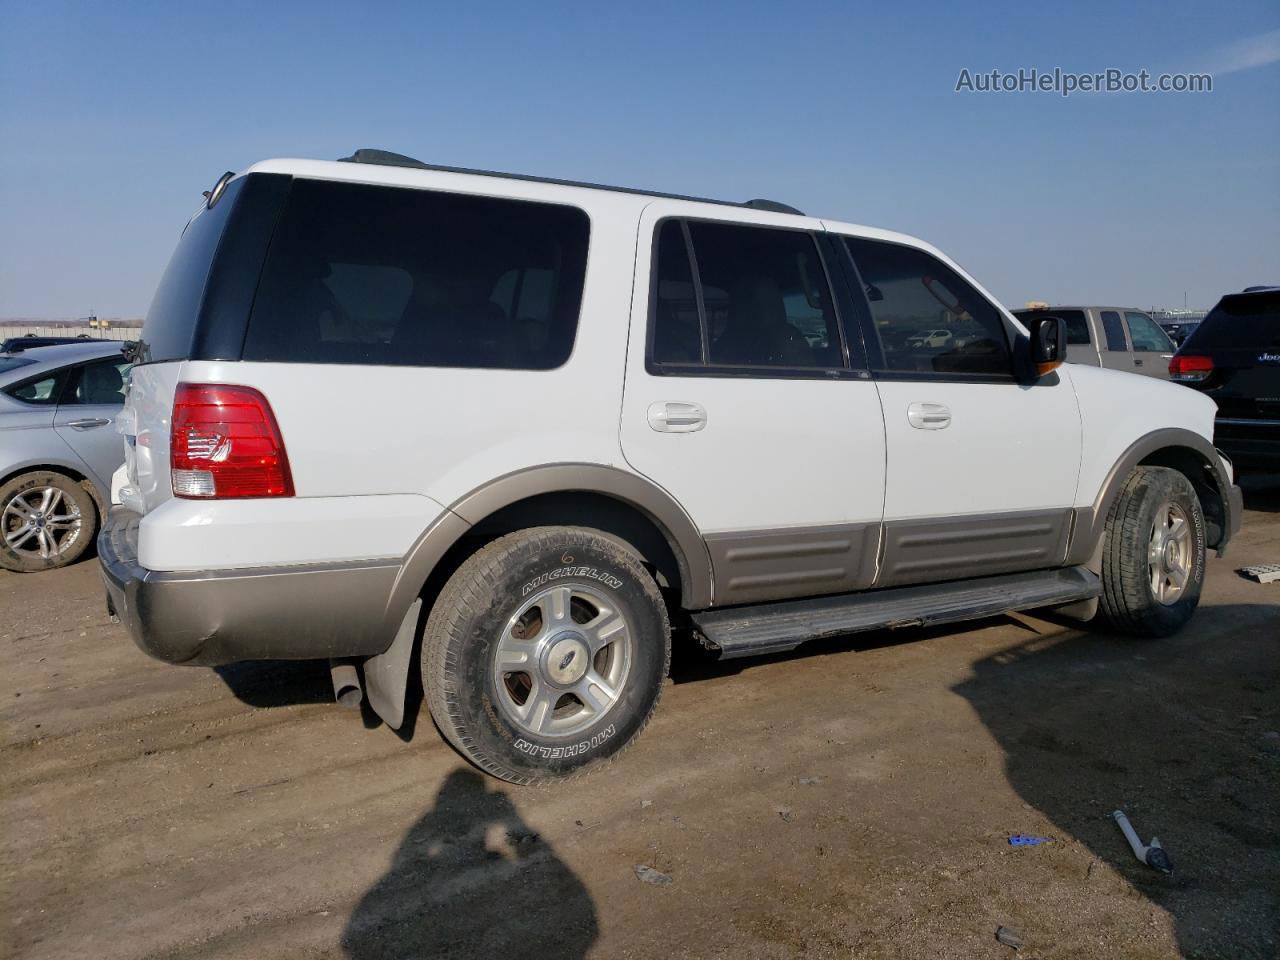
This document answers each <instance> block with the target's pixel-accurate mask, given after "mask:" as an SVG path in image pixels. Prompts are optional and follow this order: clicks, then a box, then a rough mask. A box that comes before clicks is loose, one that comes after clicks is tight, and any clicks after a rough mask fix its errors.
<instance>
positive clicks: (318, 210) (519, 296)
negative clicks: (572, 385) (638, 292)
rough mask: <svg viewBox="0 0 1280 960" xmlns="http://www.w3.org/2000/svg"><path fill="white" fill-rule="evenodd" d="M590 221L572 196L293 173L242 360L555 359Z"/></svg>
mask: <svg viewBox="0 0 1280 960" xmlns="http://www.w3.org/2000/svg"><path fill="white" fill-rule="evenodd" d="M589 229H590V223H589V220H588V218H587V215H586V213H585V212H584V211H582V210H580V209H578V208H576V207H570V206H564V205H558V204H545V203H534V202H528V201H521V200H508V199H503V198H494V197H478V196H468V195H462V194H453V193H445V192H440V191H428V190H415V189H408V188H403V187H382V186H370V185H365V184H351V183H337V182H332V181H322V180H296V181H295V182H294V185H293V189H292V190H291V192H290V195H289V199H288V202H287V205H286V206H285V209H284V211H283V213H282V214H281V217H280V221H279V223H278V225H277V227H276V231H275V235H274V236H273V238H272V241H271V246H270V248H269V250H268V252H267V257H266V262H265V264H264V266H263V270H262V276H261V279H260V281H259V285H258V291H257V296H256V297H255V299H254V303H253V310H252V313H251V314H250V317H249V328H248V334H247V336H246V338H245V343H244V352H243V359H245V360H261V361H274V362H285V363H339V364H371V365H389V366H427V367H478V368H495V369H512V370H548V369H551V368H554V367H558V366H560V365H561V364H563V363H564V362H565V361H566V360H567V359H568V357H569V353H570V352H571V350H572V348H573V342H574V336H575V333H576V331H577V323H578V309H579V306H580V304H581V301H582V286H583V279H584V275H585V271H586V258H587V243H588V234H589Z"/></svg>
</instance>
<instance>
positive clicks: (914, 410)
mask: <svg viewBox="0 0 1280 960" xmlns="http://www.w3.org/2000/svg"><path fill="white" fill-rule="evenodd" d="M907 420H908V421H910V423H911V425H912V426H913V427H915V428H916V429H917V430H945V429H946V428H947V427H949V426H951V411H950V410H949V409H948V408H947V407H946V406H945V405H944V404H941V403H913V404H911V406H909V407H907Z"/></svg>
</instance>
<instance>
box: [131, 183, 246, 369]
mask: <svg viewBox="0 0 1280 960" xmlns="http://www.w3.org/2000/svg"><path fill="white" fill-rule="evenodd" d="M244 182H245V178H244V177H239V178H237V179H235V180H232V181H231V183H229V184H228V185H227V187H226V189H225V190H224V191H223V193H222V197H221V199H219V200H218V202H217V203H215V204H214V205H213V209H212V210H204V209H202V210H201V211H200V212H199V213H198V214H196V216H195V218H194V219H193V220H192V221H191V222H190V223H189V224H187V229H186V230H185V231H183V234H182V239H181V240H179V241H178V248H177V249H176V250H174V251H173V256H172V257H171V258H170V259H169V266H167V267H166V268H165V271H164V275H163V276H162V277H161V278H160V286H159V287H157V288H156V295H155V297H154V298H152V301H151V308H150V309H149V310H148V311H147V319H146V320H145V321H144V323H143V326H142V340H143V342H144V343H145V344H146V345H147V348H148V353H147V357H148V359H150V360H181V359H184V358H186V357H187V355H188V354H189V353H190V351H191V338H192V336H193V334H194V333H195V328H196V319H197V317H198V315H199V312H200V300H201V298H202V297H203V296H204V287H205V281H206V280H208V279H209V266H210V264H212V263H213V255H214V254H215V253H216V252H217V250H218V241H219V240H220V239H221V237H222V229H223V227H225V226H226V223H227V218H228V217H229V216H230V215H231V209H232V208H233V207H234V206H235V205H236V199H237V197H239V195H240V190H241V188H242V187H243V185H244Z"/></svg>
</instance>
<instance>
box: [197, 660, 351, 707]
mask: <svg viewBox="0 0 1280 960" xmlns="http://www.w3.org/2000/svg"><path fill="white" fill-rule="evenodd" d="M213 672H214V673H216V674H217V675H218V676H219V677H221V678H222V682H223V683H225V684H226V685H227V689H228V690H230V691H231V692H232V693H233V694H234V695H235V697H236V699H238V700H240V701H241V702H242V703H247V704H248V705H249V706H251V707H287V706H290V705H293V704H299V703H332V702H333V683H332V681H331V680H330V679H329V665H328V663H327V662H326V661H324V660H245V661H242V662H240V663H229V664H227V665H225V666H221V667H214V668H213Z"/></svg>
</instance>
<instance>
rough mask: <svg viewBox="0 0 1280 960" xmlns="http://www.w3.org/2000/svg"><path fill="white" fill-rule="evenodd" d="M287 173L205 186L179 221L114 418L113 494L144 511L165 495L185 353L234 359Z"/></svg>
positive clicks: (169, 485)
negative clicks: (196, 206)
mask: <svg viewBox="0 0 1280 960" xmlns="http://www.w3.org/2000/svg"><path fill="white" fill-rule="evenodd" d="M288 179H289V178H287V177H280V176H271V175H260V174H251V175H249V176H242V177H236V178H234V179H231V180H230V181H229V182H227V183H226V184H225V185H224V187H223V189H221V190H217V189H215V191H213V193H212V197H213V202H212V203H209V202H206V203H205V205H203V206H202V207H201V209H200V211H199V212H198V213H197V214H196V215H195V216H194V217H193V218H192V219H191V221H190V222H189V223H188V224H187V227H186V229H185V230H184V231H183V232H182V237H181V239H180V240H179V241H178V246H177V249H176V250H174V253H173V257H172V258H171V259H170V261H169V265H168V267H167V268H165V272H164V275H163V276H162V277H161V279H160V285H159V287H158V288H157V289H156V294H155V298H154V299H153V300H152V303H151V308H150V309H149V310H148V311H147V317H146V320H145V322H144V324H143V328H142V337H141V340H140V342H139V345H138V351H137V352H138V357H137V359H138V362H137V363H136V365H135V366H134V367H133V370H132V373H131V381H130V387H129V391H128V395H127V397H126V400H125V407H124V410H123V411H122V413H121V415H120V418H119V423H120V432H121V433H122V434H124V443H125V469H126V473H127V477H128V479H127V484H126V486H125V487H124V488H123V489H121V490H120V492H119V496H120V500H121V502H122V503H123V504H124V505H125V506H127V507H129V508H130V509H132V510H136V511H137V512H139V513H148V512H150V511H151V510H154V509H155V508H156V507H158V506H160V505H161V504H162V503H164V502H165V501H166V500H168V499H169V498H170V497H172V496H173V488H172V482H171V479H170V475H169V440H170V435H169V426H170V418H171V416H172V414H173V400H174V394H175V391H176V389H177V386H178V383H179V382H180V381H181V379H182V374H183V370H184V367H185V364H186V361H187V360H188V359H189V358H190V357H191V356H193V351H196V350H199V351H200V354H199V355H200V356H202V357H204V358H207V359H219V358H221V359H228V360H235V359H238V357H239V354H240V347H241V344H242V343H243V341H244V331H245V325H246V323H247V320H248V314H249V308H250V306H251V305H252V297H253V288H254V285H255V284H256V283H257V278H258V271H259V269H260V268H261V264H262V258H263V256H264V255H265V252H266V247H267V244H268V242H269V240H270V232H271V227H272V225H273V224H274V222H275V217H276V215H277V214H278V212H279V206H280V203H281V202H282V200H283V197H284V196H285V195H286V193H287V189H288V183H287V181H288Z"/></svg>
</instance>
